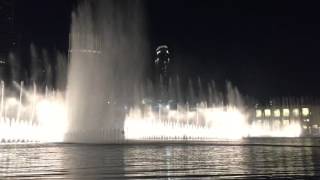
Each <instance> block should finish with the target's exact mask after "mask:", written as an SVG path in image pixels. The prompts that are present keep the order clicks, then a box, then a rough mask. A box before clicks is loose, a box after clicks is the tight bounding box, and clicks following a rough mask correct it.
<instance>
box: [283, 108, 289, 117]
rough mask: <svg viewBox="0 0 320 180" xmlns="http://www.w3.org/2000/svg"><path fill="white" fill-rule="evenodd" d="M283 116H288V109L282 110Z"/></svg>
mask: <svg viewBox="0 0 320 180" xmlns="http://www.w3.org/2000/svg"><path fill="white" fill-rule="evenodd" d="M282 113H283V116H285V117H288V116H289V115H290V111H289V109H283V110H282Z"/></svg>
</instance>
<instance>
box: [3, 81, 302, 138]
mask: <svg viewBox="0 0 320 180" xmlns="http://www.w3.org/2000/svg"><path fill="white" fill-rule="evenodd" d="M14 84H15V86H16V88H17V89H19V93H18V94H19V98H15V97H11V96H6V92H5V84H4V82H3V81H1V104H0V115H1V116H0V117H1V119H0V139H1V142H2V143H27V142H64V141H65V139H64V138H65V136H66V135H67V134H69V135H70V132H74V130H73V129H72V128H70V129H69V127H68V119H67V107H66V102H65V99H64V97H63V95H62V94H61V93H59V92H55V91H53V90H52V91H49V90H48V88H47V87H46V88H45V91H44V93H41V92H37V86H36V84H33V86H32V88H31V89H24V83H23V82H21V83H20V84H18V83H14ZM8 94H9V92H8ZM155 106H156V107H155ZM171 106H172V105H171V104H160V103H159V104H157V105H155V104H146V103H145V102H143V103H142V104H140V105H139V106H134V107H133V108H130V109H129V110H127V111H126V116H125V119H124V120H122V121H124V127H123V129H121V128H120V129H119V128H114V127H101V129H102V131H101V133H99V132H100V131H99V130H98V129H97V130H94V131H95V132H96V136H97V137H95V138H96V139H99V137H98V136H103V137H102V138H103V139H105V142H117V143H121V142H126V141H127V140H146V141H210V140H217V139H218V140H221V139H240V138H244V137H265V136H268V137H298V136H300V134H301V126H300V123H299V121H286V122H285V123H283V122H281V121H279V120H274V121H270V120H259V121H253V122H251V121H249V120H248V118H249V114H248V113H246V112H245V110H243V108H241V107H240V108H239V107H236V106H235V105H228V106H221V105H219V106H215V105H210V106H208V103H207V102H201V103H197V104H196V105H195V106H194V107H190V105H189V104H183V105H181V104H177V105H176V107H175V108H173V107H171ZM119 120H121V119H119ZM250 122H251V123H250ZM77 131H78V132H77V133H78V134H79V133H80V134H82V135H83V136H86V130H85V129H80V130H77ZM89 135H90V136H92V133H91V132H90V133H89ZM89 135H88V137H89ZM100 138H101V137H100ZM84 139H85V137H84Z"/></svg>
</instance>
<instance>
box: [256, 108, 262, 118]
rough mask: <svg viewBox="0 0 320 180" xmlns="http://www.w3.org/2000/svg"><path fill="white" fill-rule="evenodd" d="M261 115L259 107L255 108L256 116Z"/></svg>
mask: <svg viewBox="0 0 320 180" xmlns="http://www.w3.org/2000/svg"><path fill="white" fill-rule="evenodd" d="M261 116H262V112H261V110H260V109H257V110H256V117H261Z"/></svg>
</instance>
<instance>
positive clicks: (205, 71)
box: [15, 1, 320, 99]
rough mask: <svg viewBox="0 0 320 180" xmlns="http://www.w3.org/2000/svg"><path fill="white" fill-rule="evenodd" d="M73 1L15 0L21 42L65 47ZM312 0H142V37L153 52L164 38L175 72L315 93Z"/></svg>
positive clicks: (261, 94)
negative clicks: (145, 31)
mask: <svg viewBox="0 0 320 180" xmlns="http://www.w3.org/2000/svg"><path fill="white" fill-rule="evenodd" d="M75 5H76V2H75V1H46V2H41V1H28V2H23V1H22V2H19V1H17V2H16V6H15V23H16V30H17V32H18V36H19V38H20V41H21V46H22V47H24V48H26V46H28V45H29V43H30V42H31V41H32V42H33V43H34V44H35V45H36V46H38V47H43V48H48V49H49V50H50V49H53V48H57V49H59V50H63V51H65V52H66V51H67V48H68V34H69V26H70V14H71V10H72V9H74V7H75ZM40 7H41V8H40ZM316 7H317V6H316V4H304V5H302V4H299V3H298V2H291V1H282V2H281V3H279V2H276V1H272V2H266V1H265V2H264V3H261V2H259V3H254V2H248V1H246V2H241V3H240V2H236V1H221V2H212V1H201V2H196V1H173V2H172V1H159V2H158V1H150V2H149V1H147V2H146V3H145V11H146V12H145V14H146V26H147V29H148V34H147V35H146V38H148V41H149V43H150V44H149V45H150V54H151V53H153V52H154V50H155V48H156V47H157V46H158V45H161V44H167V45H168V46H169V48H170V49H171V50H172V54H173V56H174V57H173V62H174V68H175V71H177V72H178V73H179V72H181V73H186V74H187V76H191V77H195V76H199V77H201V78H202V79H204V80H209V79H210V80H211V79H213V80H216V81H217V82H218V85H219V86H224V82H225V81H226V80H228V81H231V82H232V83H233V84H234V85H236V86H237V87H238V88H239V90H240V92H241V93H242V94H243V95H249V96H252V97H255V98H258V99H265V98H269V97H278V96H319V92H320V91H319V90H320V86H319V85H318V84H317V82H318V81H319V77H320V72H319V71H318V59H319V54H318V53H317V49H318V48H320V47H319V46H320V43H319V41H320V38H319V34H318V32H320V31H319V30H320V22H319V20H318V17H319V13H318V12H317V9H316ZM152 58H153V57H151V56H150V61H152Z"/></svg>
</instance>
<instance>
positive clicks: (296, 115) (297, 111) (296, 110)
mask: <svg viewBox="0 0 320 180" xmlns="http://www.w3.org/2000/svg"><path fill="white" fill-rule="evenodd" d="M292 113H293V115H294V116H295V117H298V116H299V109H298V108H296V109H293V111H292Z"/></svg>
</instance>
